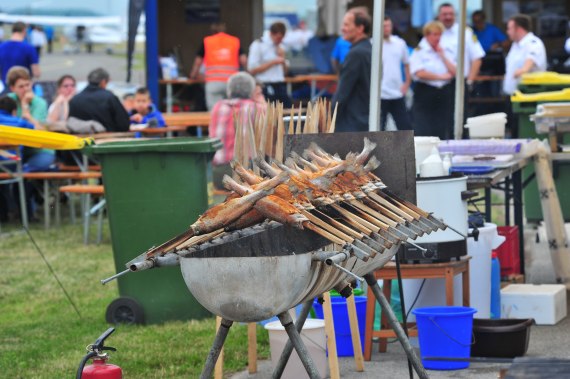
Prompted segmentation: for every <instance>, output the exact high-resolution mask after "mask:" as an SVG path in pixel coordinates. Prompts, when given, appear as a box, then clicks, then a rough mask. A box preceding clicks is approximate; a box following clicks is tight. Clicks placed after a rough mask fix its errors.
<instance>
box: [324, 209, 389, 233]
mask: <svg viewBox="0 0 570 379" xmlns="http://www.w3.org/2000/svg"><path fill="white" fill-rule="evenodd" d="M331 207H332V208H334V209H335V210H336V211H337V212H338V213H340V214H341V215H342V216H343V217H344V218H345V219H347V220H352V221H354V222H356V223H357V224H361V225H363V226H364V227H365V228H366V229H368V230H370V233H372V232H378V231H379V230H380V228H379V227H378V226H376V225H374V224H372V223H370V222H368V221H366V220H364V219H363V218H361V217H359V216H357V215H355V214H353V213H351V212H349V211H347V210H346V209H344V208H342V207H341V206H340V205H338V204H331ZM370 233H367V234H368V235H369V234H370Z"/></svg>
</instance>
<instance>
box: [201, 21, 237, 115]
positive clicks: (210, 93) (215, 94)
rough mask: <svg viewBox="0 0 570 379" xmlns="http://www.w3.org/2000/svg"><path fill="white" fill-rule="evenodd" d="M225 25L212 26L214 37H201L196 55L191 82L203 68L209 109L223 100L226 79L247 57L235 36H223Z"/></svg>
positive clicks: (224, 34) (225, 34)
mask: <svg viewBox="0 0 570 379" xmlns="http://www.w3.org/2000/svg"><path fill="white" fill-rule="evenodd" d="M225 29H226V27H225V24H223V23H216V24H212V27H211V30H212V32H213V33H214V34H212V35H210V36H208V37H205V38H204V40H203V41H202V44H201V46H200V48H199V49H198V51H197V53H196V58H195V59H194V64H193V65H192V71H191V72H190V78H191V79H197V78H198V76H199V75H200V68H201V66H202V64H203V65H204V78H205V80H206V86H205V90H206V106H207V107H208V110H212V108H213V107H214V104H216V103H217V102H218V101H219V100H222V99H225V98H226V87H227V81H228V78H229V77H230V76H232V75H233V74H235V73H236V72H238V71H239V70H240V67H245V66H246V64H247V56H246V55H245V53H244V52H243V50H242V48H241V44H240V41H239V39H238V38H237V37H234V36H232V35H229V34H227V33H225Z"/></svg>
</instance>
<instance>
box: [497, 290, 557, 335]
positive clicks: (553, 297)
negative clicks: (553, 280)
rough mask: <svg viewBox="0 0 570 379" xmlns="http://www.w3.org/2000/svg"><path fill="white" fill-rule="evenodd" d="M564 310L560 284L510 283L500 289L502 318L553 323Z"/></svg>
mask: <svg viewBox="0 0 570 379" xmlns="http://www.w3.org/2000/svg"><path fill="white" fill-rule="evenodd" d="M566 311H567V309H566V286H564V285H562V284H539V285H535V284H510V285H508V286H506V287H505V288H503V289H502V290H501V317H502V318H534V320H535V321H536V323H537V324H538V325H555V324H556V323H558V321H560V320H562V319H563V318H564V317H566Z"/></svg>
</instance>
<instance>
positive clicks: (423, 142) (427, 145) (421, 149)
mask: <svg viewBox="0 0 570 379" xmlns="http://www.w3.org/2000/svg"><path fill="white" fill-rule="evenodd" d="M440 142H441V141H440V139H439V137H414V148H415V152H416V175H419V173H420V164H421V163H422V162H423V161H424V159H426V158H427V157H428V156H429V155H430V154H431V149H432V148H434V147H436V148H437V147H438V146H439V143H440Z"/></svg>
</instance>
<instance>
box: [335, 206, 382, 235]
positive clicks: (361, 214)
mask: <svg viewBox="0 0 570 379" xmlns="http://www.w3.org/2000/svg"><path fill="white" fill-rule="evenodd" d="M345 204H348V205H350V203H345ZM352 209H353V212H351V211H348V212H349V213H351V214H352V215H357V216H358V217H360V218H362V219H363V220H366V221H367V222H369V223H370V224H372V225H375V226H377V227H378V228H380V229H382V230H385V231H387V230H388V227H389V225H387V224H385V223H383V222H382V221H380V220H378V219H376V218H374V217H372V216H370V215H369V214H368V213H366V212H364V211H362V210H360V209H358V208H356V207H355V206H352Z"/></svg>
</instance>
